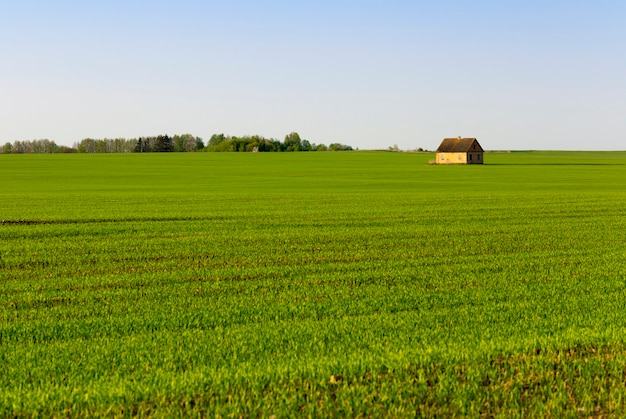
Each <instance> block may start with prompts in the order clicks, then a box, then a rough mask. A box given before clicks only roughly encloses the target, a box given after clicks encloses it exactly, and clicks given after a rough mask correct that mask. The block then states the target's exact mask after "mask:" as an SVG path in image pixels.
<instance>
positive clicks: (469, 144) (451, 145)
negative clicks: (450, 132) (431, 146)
mask: <svg viewBox="0 0 626 419" xmlns="http://www.w3.org/2000/svg"><path fill="white" fill-rule="evenodd" d="M474 144H475V145H476V146H475V147H473V145H474ZM468 151H484V150H483V148H482V147H481V146H480V144H478V141H476V138H461V137H458V138H444V139H443V141H442V142H441V144H440V145H439V148H438V149H437V153H465V152H468Z"/></svg>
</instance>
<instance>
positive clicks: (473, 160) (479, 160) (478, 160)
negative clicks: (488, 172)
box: [467, 152, 483, 164]
mask: <svg viewBox="0 0 626 419" xmlns="http://www.w3.org/2000/svg"><path fill="white" fill-rule="evenodd" d="M470 156H471V157H470ZM467 164H483V153H476V152H475V153H467Z"/></svg>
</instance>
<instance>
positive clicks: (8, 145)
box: [2, 143, 13, 154]
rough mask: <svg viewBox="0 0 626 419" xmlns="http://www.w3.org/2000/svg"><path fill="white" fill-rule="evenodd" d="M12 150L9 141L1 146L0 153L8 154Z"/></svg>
mask: <svg viewBox="0 0 626 419" xmlns="http://www.w3.org/2000/svg"><path fill="white" fill-rule="evenodd" d="M12 150H13V145H11V143H6V144H5V145H4V146H3V147H2V153H4V154H10V153H11V151H12Z"/></svg>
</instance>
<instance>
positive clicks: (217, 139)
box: [207, 134, 226, 147]
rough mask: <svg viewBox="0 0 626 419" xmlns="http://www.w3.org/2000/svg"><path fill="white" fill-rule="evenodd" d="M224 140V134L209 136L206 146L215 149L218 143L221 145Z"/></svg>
mask: <svg viewBox="0 0 626 419" xmlns="http://www.w3.org/2000/svg"><path fill="white" fill-rule="evenodd" d="M224 140H226V136H225V135H224V134H213V135H211V138H210V139H209V143H208V144H207V147H215V146H217V145H219V144H220V143H222V142H223V141H224Z"/></svg>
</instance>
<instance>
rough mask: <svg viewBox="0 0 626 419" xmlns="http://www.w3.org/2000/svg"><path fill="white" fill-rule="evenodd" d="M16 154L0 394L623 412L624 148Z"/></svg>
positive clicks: (93, 411)
mask: <svg viewBox="0 0 626 419" xmlns="http://www.w3.org/2000/svg"><path fill="white" fill-rule="evenodd" d="M433 158H434V155H432V154H409V153H388V152H347V153H338V152H337V153H321V152H320V153H268V154H263V153H241V154H237V153H232V154H231V153H180V154H178V153H176V154H173V153H154V154H128V155H125V154H116V155H105V154H101V155H97V154H94V155H0V220H2V221H0V416H1V417H7V416H9V417H11V416H43V417H48V416H72V417H73V416H86V415H93V416H131V415H140V416H146V415H155V416H179V415H190V416H235V417H239V416H240V415H243V416H244V417H248V416H255V417H256V416H261V417H268V416H271V415H275V416H276V417H293V416H341V417H343V416H350V417H354V416H385V415H388V416H393V417H398V416H408V417H412V416H415V415H423V416H435V415H436V416H455V415H456V416H480V415H485V416H507V417H510V416H513V417H515V416H559V417H560V416H574V417H576V416H593V415H617V416H622V415H624V414H626V378H625V377H626V367H625V365H626V152H514V153H487V154H485V162H486V164H485V165H475V166H434V165H429V164H427V163H428V161H429V160H432V159H433Z"/></svg>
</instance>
